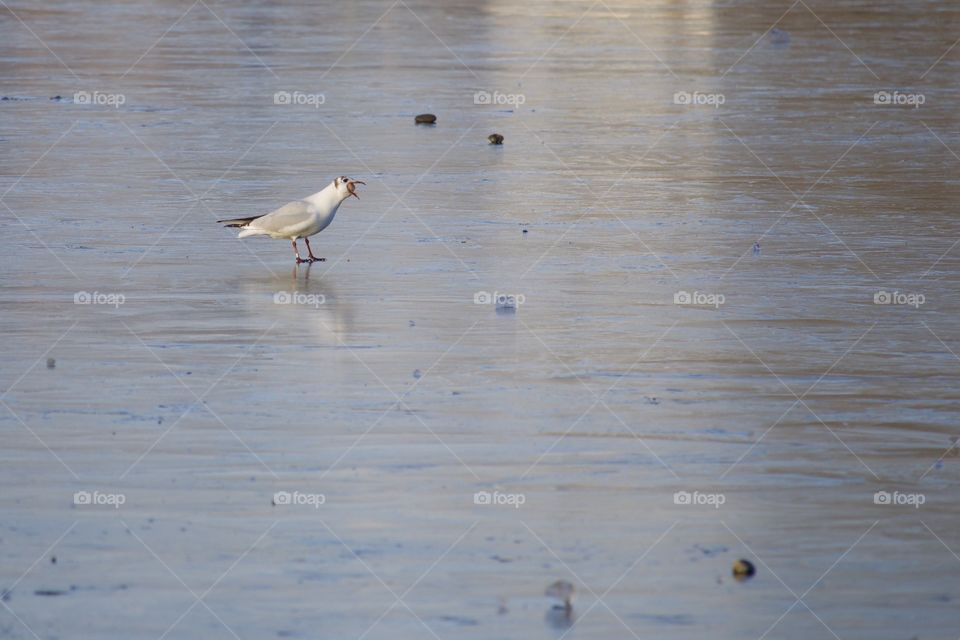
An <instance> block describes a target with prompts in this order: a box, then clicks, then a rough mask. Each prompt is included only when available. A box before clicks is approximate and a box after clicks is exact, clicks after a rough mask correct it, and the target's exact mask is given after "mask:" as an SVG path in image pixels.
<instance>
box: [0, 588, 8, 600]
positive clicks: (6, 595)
mask: <svg viewBox="0 0 960 640" xmlns="http://www.w3.org/2000/svg"><path fill="white" fill-rule="evenodd" d="M0 600H3V601H4V602H10V592H9V591H7V590H6V589H4V590H3V594H0Z"/></svg>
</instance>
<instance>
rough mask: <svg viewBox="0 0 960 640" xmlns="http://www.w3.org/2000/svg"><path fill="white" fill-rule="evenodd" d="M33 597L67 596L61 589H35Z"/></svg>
mask: <svg viewBox="0 0 960 640" xmlns="http://www.w3.org/2000/svg"><path fill="white" fill-rule="evenodd" d="M33 595H35V596H51V597H53V596H64V595H67V592H66V591H63V590H62V589H37V590H36V591H34V592H33Z"/></svg>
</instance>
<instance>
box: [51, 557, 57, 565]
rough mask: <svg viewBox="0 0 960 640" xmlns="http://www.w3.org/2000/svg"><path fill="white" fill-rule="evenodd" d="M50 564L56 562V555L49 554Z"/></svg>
mask: <svg viewBox="0 0 960 640" xmlns="http://www.w3.org/2000/svg"><path fill="white" fill-rule="evenodd" d="M50 564H57V556H50Z"/></svg>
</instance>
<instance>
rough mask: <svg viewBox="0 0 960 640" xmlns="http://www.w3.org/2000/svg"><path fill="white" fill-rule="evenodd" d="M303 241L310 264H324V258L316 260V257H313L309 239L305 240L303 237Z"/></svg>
mask: <svg viewBox="0 0 960 640" xmlns="http://www.w3.org/2000/svg"><path fill="white" fill-rule="evenodd" d="M303 241H304V242H306V243H307V253H308V254H310V262H325V261H326V258H318V257H317V256H315V255H313V249H311V248H310V238H306V237H305V238H304V239H303ZM297 257H298V258H299V257H300V256H297Z"/></svg>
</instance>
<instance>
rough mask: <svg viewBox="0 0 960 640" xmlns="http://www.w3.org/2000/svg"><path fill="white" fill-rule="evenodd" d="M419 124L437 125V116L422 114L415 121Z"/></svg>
mask: <svg viewBox="0 0 960 640" xmlns="http://www.w3.org/2000/svg"><path fill="white" fill-rule="evenodd" d="M413 121H414V122H416V123H417V124H436V123H437V116H435V115H433V114H432V113H421V114H420V115H418V116H417V117H415V118H414V119H413Z"/></svg>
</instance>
